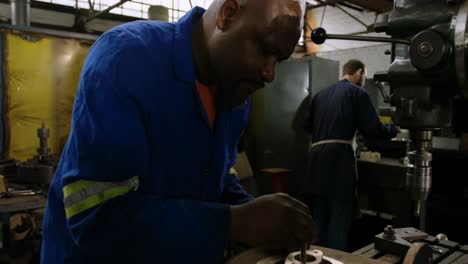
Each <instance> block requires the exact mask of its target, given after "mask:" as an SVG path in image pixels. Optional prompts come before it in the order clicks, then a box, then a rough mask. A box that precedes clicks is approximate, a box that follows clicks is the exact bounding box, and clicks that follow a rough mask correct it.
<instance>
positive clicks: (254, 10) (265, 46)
mask: <svg viewBox="0 0 468 264" xmlns="http://www.w3.org/2000/svg"><path fill="white" fill-rule="evenodd" d="M227 1H232V0H226V2H227ZM220 13H221V11H220ZM218 16H220V15H219V14H218ZM301 19H302V11H301V6H300V4H299V2H297V0H250V1H248V2H247V3H246V4H245V6H240V7H239V10H238V12H237V14H236V15H234V16H233V17H232V18H231V20H229V21H228V22H229V24H228V25H227V26H226V27H225V28H224V29H221V30H220V31H219V32H218V34H216V35H215V37H214V38H213V39H212V42H211V43H210V60H211V63H212V66H213V67H214V69H215V71H216V75H217V76H216V77H217V79H218V80H219V85H220V87H219V88H220V89H221V91H222V92H223V93H224V94H225V95H226V96H228V97H230V98H231V99H233V103H234V104H241V103H243V102H244V101H245V100H246V99H247V97H248V96H249V95H250V94H252V93H254V92H255V91H256V90H257V89H260V88H263V87H264V84H265V82H271V81H273V79H274V77H275V65H276V63H277V62H279V61H283V60H285V59H287V58H289V56H290V55H291V53H292V52H293V51H294V47H295V45H296V43H297V41H298V40H299V37H300V36H301Z"/></svg>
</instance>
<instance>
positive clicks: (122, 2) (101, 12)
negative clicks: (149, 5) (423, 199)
mask: <svg viewBox="0 0 468 264" xmlns="http://www.w3.org/2000/svg"><path fill="white" fill-rule="evenodd" d="M128 1H130V0H121V1H120V2H118V3H116V4H114V5H111V6H109V7H108V8H106V9H104V10H102V11H100V12H98V13H96V14H94V15H92V16H90V17H88V18H87V19H86V23H88V22H89V21H91V20H93V19H95V18H96V17H98V16H100V15H102V14H105V13H108V12H109V11H111V10H112V9H114V8H116V7H118V6H120V5H122V4H124V3H125V2H128Z"/></svg>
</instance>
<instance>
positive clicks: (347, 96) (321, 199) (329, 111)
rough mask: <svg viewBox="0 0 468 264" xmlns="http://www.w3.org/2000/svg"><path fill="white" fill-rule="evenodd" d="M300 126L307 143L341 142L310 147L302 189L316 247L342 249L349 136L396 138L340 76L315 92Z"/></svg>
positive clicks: (350, 188)
mask: <svg viewBox="0 0 468 264" xmlns="http://www.w3.org/2000/svg"><path fill="white" fill-rule="evenodd" d="M304 128H305V130H306V131H307V132H309V133H310V135H311V142H312V143H318V142H322V141H323V140H344V141H349V142H350V143H348V144H343V143H327V144H320V145H317V146H314V147H312V148H311V150H310V153H309V164H308V173H307V176H306V179H305V185H304V188H305V190H304V193H305V197H306V203H307V204H308V205H309V207H310V208H311V209H312V208H313V209H312V211H313V215H314V219H315V221H316V222H317V227H318V238H317V243H318V244H319V245H323V246H327V247H331V248H336V249H341V250H346V248H347V239H348V232H349V229H350V226H351V222H352V217H353V206H354V200H355V187H356V180H357V179H356V177H357V175H356V164H355V163H356V161H355V157H354V152H353V148H352V145H351V140H352V139H353V137H354V134H355V132H356V130H359V131H360V132H361V133H362V134H363V135H364V137H366V138H387V139H391V138H393V137H395V136H396V129H395V127H394V126H393V125H384V124H382V123H381V122H380V120H379V117H378V116H377V113H376V111H375V109H374V107H373V105H372V102H371V100H370V97H369V95H368V93H367V91H366V90H365V89H363V88H361V87H358V86H356V85H354V84H352V83H351V82H350V81H347V80H342V81H340V82H338V83H336V84H334V85H332V86H330V87H328V88H326V89H324V90H322V91H320V92H319V93H318V94H316V95H315V96H314V97H313V98H312V101H311V104H310V112H309V113H308V117H307V118H306V122H305V127H304Z"/></svg>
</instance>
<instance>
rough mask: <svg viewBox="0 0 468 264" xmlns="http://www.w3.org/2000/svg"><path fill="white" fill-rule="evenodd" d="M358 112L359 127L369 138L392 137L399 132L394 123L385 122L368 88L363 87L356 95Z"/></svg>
mask: <svg viewBox="0 0 468 264" xmlns="http://www.w3.org/2000/svg"><path fill="white" fill-rule="evenodd" d="M356 98H357V100H356V104H357V105H356V107H357V109H358V111H357V112H356V113H357V117H356V120H357V128H358V130H359V131H360V132H361V133H362V134H363V135H364V137H366V138H369V139H391V138H394V137H395V136H396V134H397V131H396V128H395V126H394V125H393V124H383V123H382V122H380V119H379V117H378V115H377V112H376V111H375V108H374V106H373V104H372V101H371V99H370V97H369V94H368V93H367V91H366V90H364V89H361V90H359V91H358V93H357V96H356Z"/></svg>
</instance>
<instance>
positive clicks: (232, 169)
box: [229, 168, 238, 177]
mask: <svg viewBox="0 0 468 264" xmlns="http://www.w3.org/2000/svg"><path fill="white" fill-rule="evenodd" d="M229 173H230V174H234V175H236V177H238V175H237V171H236V170H235V169H234V168H230V169H229Z"/></svg>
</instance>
